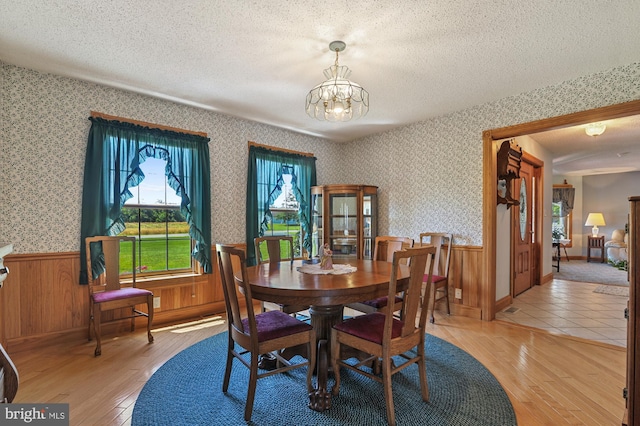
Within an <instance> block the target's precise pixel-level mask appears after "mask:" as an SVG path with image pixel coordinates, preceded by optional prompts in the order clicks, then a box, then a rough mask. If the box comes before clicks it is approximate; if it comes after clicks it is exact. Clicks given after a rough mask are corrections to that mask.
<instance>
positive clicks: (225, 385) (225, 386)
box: [222, 332, 234, 392]
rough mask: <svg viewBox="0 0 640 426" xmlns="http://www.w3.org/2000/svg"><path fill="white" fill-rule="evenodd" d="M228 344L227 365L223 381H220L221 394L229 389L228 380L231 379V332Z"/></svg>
mask: <svg viewBox="0 0 640 426" xmlns="http://www.w3.org/2000/svg"><path fill="white" fill-rule="evenodd" d="M228 334H229V337H228V340H229V341H228V343H227V365H226V366H225V369H224V380H223V381H222V392H226V391H227V389H229V378H230V377H231V367H233V358H234V357H233V353H232V351H233V347H234V343H233V339H232V338H231V332H229V333H228Z"/></svg>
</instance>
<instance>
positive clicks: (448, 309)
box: [443, 282, 451, 315]
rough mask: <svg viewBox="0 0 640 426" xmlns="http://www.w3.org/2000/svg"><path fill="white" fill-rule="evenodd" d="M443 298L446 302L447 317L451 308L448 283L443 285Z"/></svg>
mask: <svg viewBox="0 0 640 426" xmlns="http://www.w3.org/2000/svg"><path fill="white" fill-rule="evenodd" d="M443 289H444V298H445V300H446V302H447V315H451V306H450V305H449V282H445V283H444V287H443Z"/></svg>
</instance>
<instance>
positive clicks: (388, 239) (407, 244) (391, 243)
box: [347, 235, 413, 314]
mask: <svg viewBox="0 0 640 426" xmlns="http://www.w3.org/2000/svg"><path fill="white" fill-rule="evenodd" d="M411 247H413V238H406V237H393V236H388V235H387V236H379V237H376V239H375V246H374V250H373V259H374V260H383V261H387V262H389V263H391V261H392V259H393V253H394V252H396V251H398V250H402V249H406V248H411ZM387 301H388V299H387V296H382V297H378V298H377V299H371V300H365V301H363V302H356V303H349V304H348V305H347V307H349V308H351V309H354V310H356V311H359V312H364V313H366V314H369V313H371V312H377V311H380V310H381V309H384V308H385V307H386V306H387ZM394 303H395V308H394V312H396V311H399V310H401V309H402V297H401V296H396V297H395V302H394Z"/></svg>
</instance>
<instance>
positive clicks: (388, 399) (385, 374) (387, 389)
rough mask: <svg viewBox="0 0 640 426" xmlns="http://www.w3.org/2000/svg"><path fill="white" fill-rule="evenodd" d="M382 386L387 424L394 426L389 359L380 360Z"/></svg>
mask: <svg viewBox="0 0 640 426" xmlns="http://www.w3.org/2000/svg"><path fill="white" fill-rule="evenodd" d="M382 384H383V386H384V401H385V404H386V406H387V423H388V424H389V426H395V424H396V413H395V410H394V408H393V391H392V388H391V357H388V356H387V357H383V359H382Z"/></svg>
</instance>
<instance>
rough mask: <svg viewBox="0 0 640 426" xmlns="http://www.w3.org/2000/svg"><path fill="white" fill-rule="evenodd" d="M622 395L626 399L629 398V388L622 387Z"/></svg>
mask: <svg viewBox="0 0 640 426" xmlns="http://www.w3.org/2000/svg"><path fill="white" fill-rule="evenodd" d="M622 397H623V398H624V399H627V398H629V390H628V389H627V388H624V389H622Z"/></svg>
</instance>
